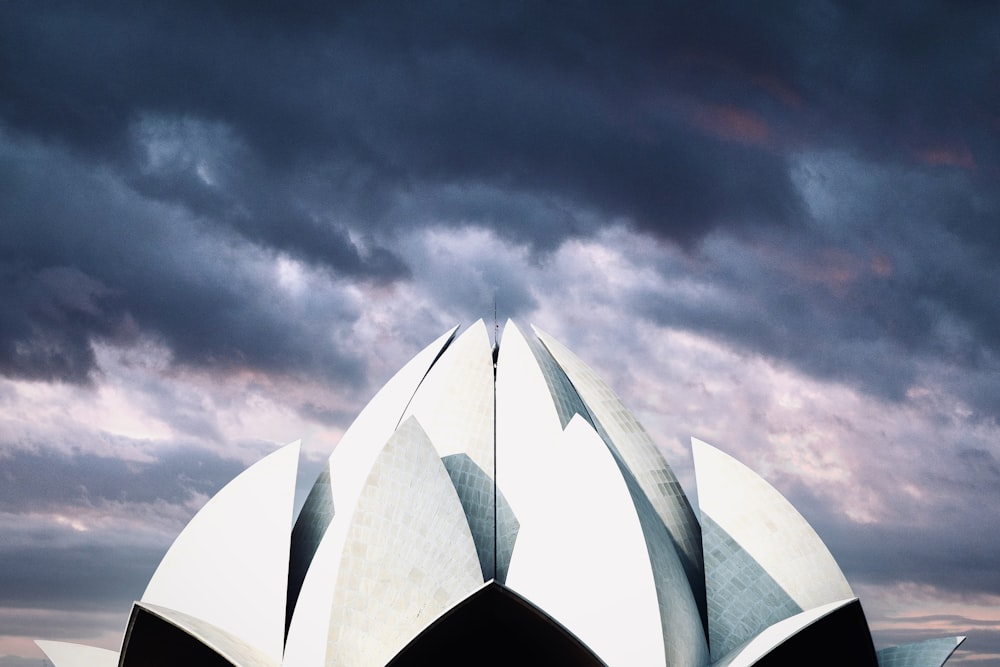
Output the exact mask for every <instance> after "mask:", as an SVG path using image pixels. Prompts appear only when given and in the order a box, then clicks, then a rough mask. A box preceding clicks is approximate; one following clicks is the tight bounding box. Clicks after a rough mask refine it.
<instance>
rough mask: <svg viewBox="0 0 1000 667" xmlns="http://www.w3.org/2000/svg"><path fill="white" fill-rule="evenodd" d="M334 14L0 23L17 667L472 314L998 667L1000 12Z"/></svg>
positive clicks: (3, 309) (820, 6) (175, 8)
mask: <svg viewBox="0 0 1000 667" xmlns="http://www.w3.org/2000/svg"><path fill="white" fill-rule="evenodd" d="M318 4H322V5H324V7H323V8H320V9H317V8H315V7H313V6H311V5H312V3H305V2H303V3H295V2H284V3H281V7H280V9H274V10H266V9H259V10H258V9H250V8H249V7H248V6H247V3H242V2H229V1H225V0H219V1H217V2H207V1H205V0H197V1H191V2H179V1H173V2H159V3H158V2H149V3H143V6H142V7H141V8H140V7H138V6H137V3H133V2H121V3H117V2H104V3H87V5H89V6H84V4H83V3H77V2H65V3H63V2H55V1H47V0H45V1H41V2H27V1H23V2H22V1H19V0H12V1H9V2H3V3H0V538H2V539H0V667H27V666H28V665H32V666H36V665H38V664H40V660H41V653H40V652H38V650H37V649H36V648H35V647H34V646H33V644H32V643H31V641H30V640H31V638H34V637H44V638H51V639H63V640H69V641H80V642H85V643H91V644H96V645H100V646H105V647H109V648H114V647H116V644H117V642H118V641H119V640H120V633H121V631H122V629H123V627H124V624H125V621H126V620H127V616H128V612H129V607H130V602H131V600H133V599H134V598H136V597H138V596H139V595H140V594H141V592H142V590H143V587H144V585H145V582H146V581H147V579H148V577H149V576H150V574H151V573H152V570H153V568H154V567H155V565H156V563H157V562H158V559H159V557H160V556H161V555H162V554H163V552H164V551H165V550H166V548H167V546H168V545H169V544H170V542H171V540H172V538H173V537H174V536H175V535H176V533H177V532H178V531H179V530H180V529H181V527H182V526H183V525H184V523H185V522H186V520H187V519H188V518H189V517H190V516H191V515H192V514H193V513H194V512H195V511H196V510H197V508H198V507H200V505H201V504H202V503H203V502H204V501H205V500H206V499H207V498H208V497H209V496H210V495H211V494H212V493H213V492H214V491H216V490H217V489H219V488H220V487H221V486H222V485H223V484H224V483H225V482H226V481H228V480H229V479H230V478H231V477H232V476H234V475H235V474H236V473H237V472H238V471H239V470H241V469H242V468H243V467H244V466H246V465H248V464H249V463H251V462H253V461H254V460H256V459H258V458H259V457H260V456H262V455H263V454H265V453H267V452H269V451H271V450H273V449H274V448H275V447H276V446H278V445H279V444H283V443H285V442H289V441H291V440H295V439H299V438H301V439H302V440H303V447H304V451H305V453H306V455H307V458H306V460H304V462H303V464H302V471H301V474H302V477H303V482H302V483H303V484H308V483H311V481H312V479H311V476H313V475H314V474H315V472H316V470H317V467H318V463H319V462H320V461H321V460H323V459H324V458H325V457H326V456H327V455H328V453H329V451H330V450H331V449H332V447H333V446H334V445H335V444H336V442H337V440H338V438H339V436H340V434H341V433H342V431H343V430H344V428H345V427H346V426H347V424H348V423H349V422H350V420H351V419H352V417H353V415H354V414H355V413H356V412H357V411H358V409H359V408H360V407H361V406H362V405H363V404H364V403H365V402H366V401H367V399H368V398H369V397H370V396H371V395H372V393H373V392H374V391H375V390H376V389H377V388H378V387H379V386H380V385H381V383H382V382H384V381H385V380H386V379H387V378H388V377H389V376H390V375H391V374H392V373H393V372H394V371H395V370H396V369H397V368H398V367H399V366H401V365H402V364H403V363H404V362H405V361H406V360H407V359H408V358H409V357H410V356H411V355H412V354H414V353H415V352H416V351H418V350H419V349H420V348H421V347H423V346H424V345H425V344H427V343H429V342H430V341H431V340H433V339H434V338H435V337H436V336H437V335H439V334H440V333H442V332H443V331H445V330H446V329H448V328H450V327H451V326H452V325H454V324H470V323H472V322H474V321H475V320H476V319H478V318H481V317H482V318H486V319H487V320H488V321H489V322H490V326H492V318H493V302H494V299H495V301H496V307H497V311H498V314H499V317H500V320H501V322H502V321H504V320H505V319H506V318H508V317H510V318H514V319H516V320H517V321H519V322H523V323H535V324H538V325H539V326H540V327H542V328H543V329H545V330H547V331H548V332H549V333H551V334H552V335H554V336H556V337H557V338H558V339H561V340H562V341H563V342H564V343H565V344H567V345H568V346H569V347H570V348H571V349H573V350H574V351H575V352H576V353H577V354H578V355H579V356H580V357H582V358H583V359H584V360H586V361H587V362H588V363H590V364H591V365H592V366H594V367H595V368H596V369H598V370H599V372H600V373H601V374H602V375H603V376H604V377H605V378H606V379H608V380H609V381H610V383H611V384H612V385H613V386H614V387H615V389H616V390H617V391H618V392H619V393H620V394H621V396H622V397H623V399H624V400H625V402H626V404H628V405H630V406H631V407H632V408H633V409H634V410H635V411H636V412H637V414H638V415H639V416H640V419H641V420H642V421H643V422H644V424H645V425H646V427H647V429H648V430H650V431H651V432H652V433H653V435H654V437H655V438H656V441H657V443H658V444H659V445H660V446H661V448H662V449H663V451H664V453H665V454H666V455H667V457H668V459H669V460H670V461H671V462H672V464H673V465H674V466H675V468H676V469H677V471H678V473H679V474H680V475H681V477H682V479H683V480H684V481H685V483H686V484H687V485H688V486H689V488H690V486H691V485H692V479H693V477H692V474H691V462H690V452H689V445H688V443H689V440H688V438H689V437H690V436H691V435H695V436H697V437H700V438H703V439H705V440H707V441H709V442H712V443H713V444H716V445H718V446H720V447H721V448H723V449H724V450H726V451H728V452H730V453H732V454H734V455H736V456H737V457H738V458H740V459H742V460H743V461H744V462H746V463H747V464H749V465H750V466H751V467H752V468H754V469H756V470H757V471H759V472H761V473H762V474H763V475H764V476H765V477H766V478H767V479H768V480H769V481H771V482H772V483H773V484H774V485H775V486H776V487H777V488H778V489H779V490H781V491H782V492H783V493H784V494H786V495H787V496H788V497H789V498H790V499H791V500H792V501H793V503H795V504H796V505H797V506H798V507H799V508H800V509H801V510H802V511H803V513H804V514H805V515H806V517H807V518H808V519H809V520H810V521H811V522H812V523H813V524H814V526H816V528H817V530H818V531H819V532H820V534H821V536H822V537H823V538H824V539H825V540H826V541H827V542H828V544H829V545H830V547H831V549H832V551H833V552H834V555H835V556H836V557H837V558H838V560H839V562H840V564H841V565H842V567H843V568H844V570H845V572H846V574H847V576H848V578H849V579H850V580H851V581H852V583H853V584H854V588H855V591H856V592H858V593H859V595H861V597H862V602H863V604H864V606H865V609H866V612H867V614H868V616H869V620H870V622H871V623H872V625H873V627H874V630H875V639H876V644H877V645H878V646H885V645H889V644H893V643H898V642H900V641H910V640H914V639H919V638H923V637H926V636H940V635H954V634H965V635H968V637H969V639H968V640H967V642H966V644H965V646H964V647H963V649H962V650H961V651H960V652H959V653H957V654H956V656H955V657H954V658H953V661H952V663H951V664H956V665H960V664H965V665H977V666H980V667H986V666H997V665H1000V421H998V420H1000V298H998V295H997V285H1000V261H998V260H997V254H998V252H1000V9H998V8H997V5H995V4H994V3H991V2H974V1H971V0H969V1H964V2H960V1H954V2H947V3H945V2H911V1H908V2H879V3H866V2H851V3H833V2H788V3H772V4H770V5H769V7H768V9H767V11H762V10H761V8H760V7H759V6H758V5H756V4H753V3H743V2H719V3H693V4H692V5H686V4H677V3H672V2H634V3H630V4H629V3H597V2H558V1H557V2H548V3H535V2H504V3H493V4H492V5H491V6H489V7H486V6H485V5H483V4H478V3H461V2H454V3H452V2H420V3H413V2H393V1H387V2H378V3H363V2H354V3H347V2H342V3H318ZM327 5H329V7H328V6H327ZM695 5H696V6H695ZM331 7H336V9H332V8H331Z"/></svg>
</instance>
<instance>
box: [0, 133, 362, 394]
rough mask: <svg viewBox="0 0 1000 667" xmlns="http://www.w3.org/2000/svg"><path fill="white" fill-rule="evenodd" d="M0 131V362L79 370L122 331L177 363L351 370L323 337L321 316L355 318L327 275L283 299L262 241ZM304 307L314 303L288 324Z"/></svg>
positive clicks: (354, 368)
mask: <svg viewBox="0 0 1000 667" xmlns="http://www.w3.org/2000/svg"><path fill="white" fill-rule="evenodd" d="M4 138H5V139H7V141H6V142H5V143H4V144H3V145H2V147H0V148H2V149H3V150H0V169H3V171H4V172H5V174H6V175H7V178H6V179H4V185H3V186H0V188H2V189H3V194H4V196H3V198H2V203H0V215H2V216H3V219H4V221H5V234H4V235H3V236H2V238H0V301H2V303H3V304H4V306H5V313H6V315H5V318H4V323H3V325H0V353H2V354H0V367H2V368H3V370H4V372H6V373H8V374H12V375H17V376H22V377H33V378H40V379H50V380H51V379H62V380H68V381H74V382H84V381H87V380H88V379H89V377H90V374H91V372H92V371H93V369H94V363H95V360H94V352H93V348H92V342H93V341H94V340H99V339H103V340H108V341H111V342H116V343H118V344H123V345H128V344H130V343H131V342H132V341H134V340H135V339H136V336H137V334H139V333H143V332H145V333H146V334H148V335H152V336H153V337H156V338H158V339H160V340H163V341H165V342H166V343H167V344H168V345H169V347H170V350H171V351H172V353H173V360H174V362H175V363H180V364H194V365H199V366H206V367H209V368H222V369H226V368H231V367H238V366H244V365H247V366H252V367H259V368H267V369H272V370H278V371H284V372H307V371H308V372H311V373H317V372H318V373H319V374H321V375H324V376H327V377H336V378H337V379H338V381H340V382H346V383H351V382H360V381H361V376H362V373H363V371H362V369H361V366H360V364H359V361H358V359H357V355H356V353H351V352H348V351H346V350H339V349H337V348H336V346H334V345H330V344H329V343H328V336H329V330H330V329H329V327H330V326H331V323H336V324H340V325H342V324H343V323H347V322H350V321H351V320H353V319H356V317H357V312H356V307H355V304H354V303H353V302H352V300H351V299H349V298H345V296H344V295H342V294H340V293H338V292H337V291H336V290H335V289H331V290H329V291H326V292H313V293H310V294H307V295H305V296H304V297H303V299H302V300H300V301H299V302H292V301H290V300H288V299H286V297H285V296H284V295H283V294H282V292H281V290H279V289H278V288H277V286H276V285H274V284H270V283H269V282H268V275H267V273H264V274H261V272H260V270H259V268H260V266H261V265H267V264H268V263H269V262H273V261H274V259H276V256H275V255H274V254H273V252H272V251H269V250H263V249H259V248H256V247H255V246H252V245H247V244H246V243H245V242H243V241H241V240H240V239H239V238H237V237H234V236H233V235H232V234H230V233H228V232H226V231H222V232H218V231H214V230H211V229H206V228H205V227H204V226H203V225H201V224H200V223H199V222H198V221H197V220H196V219H193V218H191V217H190V216H188V215H186V214H185V213H184V211H183V210H178V209H177V208H176V207H171V206H165V205H162V204H156V203H152V202H150V201H148V200H145V199H143V198H141V197H139V196H136V195H135V194H134V193H133V192H132V191H130V190H129V189H128V188H126V187H123V186H122V185H121V184H119V183H116V182H115V180H114V176H113V175H111V174H110V173H109V172H107V171H104V170H102V169H98V170H96V171H94V170H91V169H88V168H87V166H86V165H84V164H81V163H79V162H78V161H76V160H74V159H73V158H72V157H70V156H69V155H68V154H67V153H65V152H62V151H60V150H57V149H51V148H50V147H47V146H44V145H40V144H37V143H34V142H32V141H30V140H23V141H12V140H11V138H10V137H9V136H7V137H4ZM310 302H313V303H310ZM302 307H309V308H311V309H313V310H312V312H313V314H314V317H313V318H311V319H310V320H309V321H300V323H299V325H298V326H295V327H293V326H289V322H290V321H293V320H297V319H301V318H298V316H297V315H296V314H295V313H296V309H298V308H302ZM320 340H321V341H323V342H322V344H319V343H318V342H317V341H320Z"/></svg>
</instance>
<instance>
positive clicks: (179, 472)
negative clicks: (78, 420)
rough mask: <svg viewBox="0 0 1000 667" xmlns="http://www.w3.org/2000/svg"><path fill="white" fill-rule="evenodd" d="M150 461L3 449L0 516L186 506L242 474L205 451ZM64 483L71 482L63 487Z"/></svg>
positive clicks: (179, 451) (160, 455)
mask: <svg viewBox="0 0 1000 667" xmlns="http://www.w3.org/2000/svg"><path fill="white" fill-rule="evenodd" d="M155 457H156V458H155V459H154V460H152V461H150V462H135V461H125V460H122V459H120V458H114V457H108V456H100V455H97V454H90V453H82V452H81V453H75V454H70V455H67V454H65V453H63V452H61V451H57V450H54V449H36V450H26V449H20V448H11V447H7V448H5V451H4V453H3V454H2V455H0V479H3V482H4V483H3V485H2V488H0V511H4V512H14V513H20V512H27V511H29V510H30V511H42V510H45V509H53V508H56V509H57V508H59V507H62V506H66V505H69V506H72V505H80V506H83V507H91V508H94V507H98V508H99V507H101V506H107V505H108V504H109V503H125V504H142V503H155V502H159V501H162V502H166V503H169V504H181V505H183V504H186V503H188V502H190V501H191V500H192V499H193V498H194V497H196V496H198V495H212V494H214V493H215V492H216V491H218V490H219V489H220V488H222V486H223V485H224V484H225V483H226V482H228V481H229V480H230V479H232V478H233V477H234V476H236V474H237V473H239V472H240V471H241V470H242V469H243V467H244V466H243V465H242V464H241V463H239V462H238V461H234V460H230V459H225V458H221V457H219V456H218V455H216V454H214V453H211V452H209V451H207V450H201V449H195V448H176V449H172V450H165V451H158V452H157V453H156V455H155ZM67 480H73V482H72V483H67Z"/></svg>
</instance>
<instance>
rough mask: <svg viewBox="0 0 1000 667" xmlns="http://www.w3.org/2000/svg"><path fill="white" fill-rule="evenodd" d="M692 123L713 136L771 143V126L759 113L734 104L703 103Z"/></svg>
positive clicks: (762, 143)
mask: <svg viewBox="0 0 1000 667" xmlns="http://www.w3.org/2000/svg"><path fill="white" fill-rule="evenodd" d="M691 121H692V123H693V124H694V125H695V126H696V127H698V128H699V129H701V130H702V131H703V132H706V133H708V134H710V135H712V136H715V137H718V138H720V139H724V140H726V141H736V142H739V143H743V144H748V145H755V146H768V145H770V144H771V137H772V132H771V127H770V126H769V125H768V124H767V122H766V121H765V120H764V119H763V118H761V117H760V116H758V115H757V114H755V113H753V112H752V111H749V110H747V109H742V108H740V107H737V106H732V105H715V104H712V105H703V106H699V107H698V108H697V109H695V110H694V112H693V113H692V115H691Z"/></svg>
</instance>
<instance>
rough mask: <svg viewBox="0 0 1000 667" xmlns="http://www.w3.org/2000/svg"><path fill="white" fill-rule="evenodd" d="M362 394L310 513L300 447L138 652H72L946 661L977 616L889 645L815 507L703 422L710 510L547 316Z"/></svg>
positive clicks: (173, 571) (142, 633)
mask: <svg viewBox="0 0 1000 667" xmlns="http://www.w3.org/2000/svg"><path fill="white" fill-rule="evenodd" d="M456 332H457V329H456V330H453V331H451V332H448V333H446V334H445V335H443V336H442V337H441V338H439V339H438V340H436V341H435V342H434V343H432V344H431V345H430V346H428V347H427V348H426V349H425V350H423V351H422V352H421V353H420V354H418V355H417V356H416V357H414V358H413V360H411V361H410V362H409V363H408V364H407V365H406V366H405V367H404V368H403V369H402V370H400V371H399V372H398V373H397V374H396V376H395V377H393V378H392V379H391V380H390V381H389V382H388V383H387V384H386V385H385V386H384V387H383V388H382V389H381V391H380V392H379V393H378V394H377V395H376V396H375V398H373V399H372V401H371V402H370V403H369V404H368V406H367V407H366V408H365V409H364V410H363V411H362V412H361V414H360V415H359V416H358V418H357V419H356V420H355V422H354V423H353V424H352V426H351V427H350V428H349V429H348V431H347V432H346V433H345V434H344V436H343V439H342V440H341V442H340V443H339V444H338V445H337V446H336V448H335V449H334V451H333V454H332V455H331V456H330V460H329V463H328V466H327V467H326V469H325V470H324V472H323V473H322V474H321V475H320V477H319V479H318V480H317V481H316V484H315V486H314V487H313V489H312V491H311V493H310V494H309V496H308V498H307V499H306V502H305V505H304V506H303V508H302V510H301V512H300V513H299V515H298V518H297V519H296V520H295V521H294V522H293V521H292V507H293V494H294V488H295V476H296V470H297V462H298V446H297V445H296V444H293V445H289V446H287V447H285V448H283V449H281V450H278V451H277V452H275V453H273V454H271V455H270V456H268V457H266V458H265V459H263V460H262V461H260V462H259V463H257V464H255V465H254V466H252V467H251V468H249V469H248V470H247V471H245V472H244V473H243V474H241V475H240V476H239V477H237V478H236V479H235V480H233V481H232V482H231V483H230V484H229V485H228V486H226V487H225V488H224V489H223V490H222V491H220V492H219V493H218V494H217V495H216V496H215V497H213V498H212V499H211V500H210V501H209V502H208V503H207V504H206V505H205V507H204V508H203V509H202V510H201V511H200V512H199V513H198V514H197V515H196V516H195V517H194V519H192V521H191V522H190V523H189V524H188V526H187V527H186V528H185V529H184V531H183V532H182V533H181V534H180V536H179V537H178V538H177V540H176V541H175V542H174V544H173V546H172V547H171V548H170V550H169V552H168V553H167V554H166V556H165V557H164V559H163V561H162V562H161V563H160V565H159V567H158V568H157V570H156V572H155V573H154V574H153V577H152V579H151V580H150V582H149V585H148V587H147V589H146V591H145V593H144V595H143V597H142V600H140V601H138V602H136V603H135V605H134V607H133V610H132V615H131V618H130V620H129V624H128V627H127V629H126V631H125V635H124V639H123V642H122V648H121V651H120V652H118V653H116V652H113V651H104V650H102V649H95V648H92V647H85V646H77V645H72V644H65V643H60V642H41V641H40V642H38V643H39V646H41V648H42V649H43V651H44V652H45V653H46V655H47V656H48V657H49V659H50V660H51V661H52V662H53V663H54V664H55V666H56V667H104V666H107V667H112V666H113V665H121V667H159V666H160V665H164V666H166V665H170V666H174V665H220V666H236V667H279V666H283V667H325V666H327V665H347V666H350V667H354V666H362V665H384V664H392V665H397V666H401V665H425V664H463V665H465V664H477V665H491V664H560V665H564V664H580V665H600V664H608V665H625V666H628V667H634V666H641V665H660V666H662V665H670V666H678V667H708V666H709V665H711V666H716V667H723V666H731V667H735V666H737V665H761V666H764V665H768V666H770V665H786V664H787V665H802V664H812V663H814V662H816V659H817V657H818V655H821V656H822V662H824V663H826V664H843V665H872V666H876V665H878V666H881V667H904V666H907V667H939V666H940V665H942V664H943V663H944V662H945V661H946V660H947V659H948V657H949V656H950V655H951V654H952V652H953V651H954V650H955V648H956V647H957V646H958V644H959V643H961V641H962V639H963V638H961V637H956V638H948V639H940V640H931V641H927V642H921V643H918V644H911V645H906V646H901V647H893V648H889V649H884V650H882V651H878V652H877V653H876V651H875V649H874V647H873V645H872V640H871V635H870V634H869V631H868V626H867V622H866V621H865V617H864V613H863V611H862V609H861V605H860V603H859V601H858V599H857V598H856V597H855V595H854V593H853V592H852V590H851V587H850V585H849V584H848V582H847V580H846V579H845V578H844V575H843V574H842V573H841V571H840V568H839V567H838V566H837V564H836V562H835V561H834V559H833V557H832V556H831V555H830V552H829V551H828V550H827V548H826V547H825V546H824V544H823V542H822V541H821V540H820V539H819V537H818V536H817V535H816V533H815V532H814V531H813V530H812V528H810V526H809V525H808V524H807V523H806V522H805V520H804V519H803V518H802V516H801V515H799V513H798V512H797V511H796V510H795V509H794V508H793V507H792V506H791V505H790V504H789V503H788V501H786V500H785V499H784V498H783V497H782V496H781V495H780V494H778V492H777V491H775V490H774V489H773V488H772V487H771V486H770V485H768V484H767V483H766V482H764V481H763V480H762V479H761V478H760V477H758V476H757V475H755V474H754V473H753V472H751V471H750V470H749V469H748V468H746V467H745V466H743V465H742V464H740V463H739V462H737V461H736V460H734V459H732V458H730V457H729V456H727V455H726V454H724V453H722V452H721V451H719V450H718V449H715V448H713V447H711V446H710V445H707V444H705V443H702V442H700V441H694V443H693V446H694V458H695V467H696V476H697V486H698V494H699V498H698V500H699V508H700V517H696V516H695V513H694V511H693V510H692V507H691V504H690V503H689V502H688V499H687V497H686V496H685V495H684V492H683V490H682V489H681V486H680V484H679V483H678V482H677V479H676V477H675V476H674V473H673V472H672V470H671V469H670V466H669V465H668V464H667V462H666V461H665V460H664V459H663V457H662V455H661V454H660V452H659V450H658V449H657V448H656V447H655V445H654V444H653V442H652V441H651V440H650V438H649V436H648V435H647V434H646V432H645V431H644V430H643V428H642V426H641V425H640V424H639V423H638V422H637V421H636V419H635V418H634V417H633V416H632V414H631V413H630V412H629V411H628V410H627V409H626V408H625V407H624V405H622V403H621V401H620V400H619V399H618V398H617V396H615V394H614V392H612V391H611V390H610V388H609V387H608V386H607V385H606V384H605V383H604V382H603V381H601V380H600V378H598V377H597V376H596V375H595V374H594V372H593V371H592V370H591V369H590V368H588V367H587V366H586V365H585V364H584V363H583V362H581V361H580V360H579V359H578V358H577V357H576V356H574V355H573V353H571V352H570V351H569V350H567V349H566V348H565V347H563V346H562V345H560V344H559V343H558V342H557V341H555V340H553V339H552V338H551V337H549V336H548V335H546V334H544V333H543V332H541V331H537V330H535V331H534V332H522V331H521V330H519V329H518V328H517V327H516V326H515V325H514V324H512V323H508V325H507V327H506V329H505V331H504V339H503V345H502V346H499V347H493V346H491V344H490V341H489V337H488V334H487V332H486V328H485V327H484V326H483V323H482V322H477V323H476V324H475V325H473V326H472V327H471V328H470V329H469V330H468V331H466V332H465V333H464V334H462V335H461V336H456Z"/></svg>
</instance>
